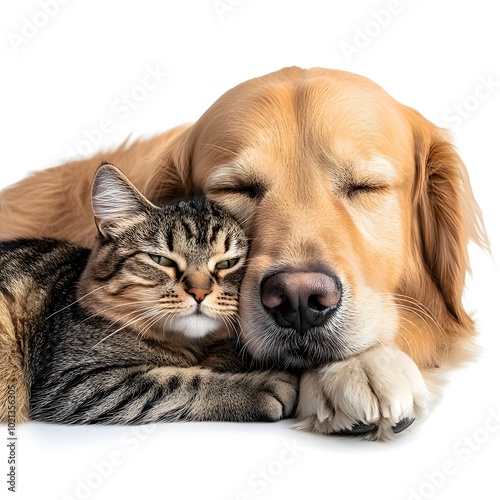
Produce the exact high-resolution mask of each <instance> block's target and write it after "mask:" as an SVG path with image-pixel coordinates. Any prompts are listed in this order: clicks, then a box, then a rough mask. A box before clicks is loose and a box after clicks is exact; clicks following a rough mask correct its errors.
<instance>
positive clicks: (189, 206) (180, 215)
mask: <svg viewBox="0 0 500 500" xmlns="http://www.w3.org/2000/svg"><path fill="white" fill-rule="evenodd" d="M92 207H93V211H94V215H95V220H96V226H97V229H98V235H97V238H96V244H95V247H94V249H93V251H92V254H91V257H90V260H89V263H88V265H87V267H86V269H85V272H84V274H83V276H82V279H81V282H80V285H79V295H80V297H81V298H82V300H83V303H84V305H85V306H86V307H88V308H90V309H92V312H93V313H94V314H98V315H100V316H103V317H106V318H107V319H109V320H111V321H112V322H114V324H115V325H116V329H117V330H118V329H119V328H122V327H124V326H127V327H128V328H130V329H133V330H135V331H137V332H139V333H141V334H142V335H144V336H145V337H148V336H154V337H158V335H160V336H161V335H165V336H166V337H167V338H168V337H169V336H170V337H171V336H172V335H176V334H177V335H181V336H182V337H187V338H200V337H203V336H205V335H207V334H209V333H211V332H214V331H220V330H221V329H226V330H235V329H236V326H237V322H238V293H239V286H240V283H241V280H242V278H243V273H244V264H245V259H246V255H247V250H248V244H247V240H246V238H245V235H244V233H243V230H242V229H241V228H240V226H239V225H238V223H237V222H236V220H235V219H234V218H233V217H232V216H231V215H229V214H228V213H226V212H225V211H223V210H221V209H220V208H219V207H217V206H216V205H214V204H213V203H212V202H210V201H208V200H207V199H206V198H203V197H197V198H191V199H185V200H179V201H177V202H173V203H171V204H169V205H166V206H162V207H158V206H155V205H153V204H152V203H151V202H149V201H148V200H147V199H146V198H145V197H144V196H142V195H141V193H139V191H138V190H137V189H136V188H135V187H134V186H133V184H132V183H131V182H130V181H129V180H128V179H127V178H126V177H125V176H124V175H123V174H122V173H121V172H120V171H119V170H118V169H117V168H116V167H114V166H112V165H109V164H105V165H102V166H101V167H100V168H99V170H98V171H97V173H96V176H95V179H94V184H93V188H92Z"/></svg>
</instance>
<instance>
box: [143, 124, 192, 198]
mask: <svg viewBox="0 0 500 500" xmlns="http://www.w3.org/2000/svg"><path fill="white" fill-rule="evenodd" d="M191 132H192V127H189V128H186V129H184V130H183V132H182V133H181V134H180V135H178V136H177V137H174V138H172V140H171V141H170V142H169V144H168V145H167V146H166V148H165V150H164V151H163V153H162V155H161V158H160V161H159V163H158V165H157V167H156V168H155V169H154V171H153V173H152V174H151V176H150V178H149V179H148V181H147V183H146V188H145V195H146V197H147V198H148V199H150V200H153V201H154V202H155V203H157V204H161V203H166V202H169V201H171V200H173V199H174V198H178V197H183V196H187V195H189V194H190V193H191V191H192V185H191V181H190V170H191V157H192V138H191V136H192V133H191Z"/></svg>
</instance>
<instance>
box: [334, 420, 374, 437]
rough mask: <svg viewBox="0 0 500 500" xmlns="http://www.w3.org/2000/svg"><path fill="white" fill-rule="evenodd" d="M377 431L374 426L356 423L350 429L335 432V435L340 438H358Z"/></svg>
mask: <svg viewBox="0 0 500 500" xmlns="http://www.w3.org/2000/svg"><path fill="white" fill-rule="evenodd" d="M376 430H377V425H376V424H363V423H361V422H360V423H358V424H356V425H354V426H353V427H351V428H350V429H344V430H342V431H339V432H337V433H336V434H340V435H342V436H359V435H361V434H368V433H369V432H373V431H376Z"/></svg>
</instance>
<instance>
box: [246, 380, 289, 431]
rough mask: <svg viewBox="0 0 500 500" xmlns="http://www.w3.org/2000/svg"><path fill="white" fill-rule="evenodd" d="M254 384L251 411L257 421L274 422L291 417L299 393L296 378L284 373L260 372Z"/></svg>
mask: <svg viewBox="0 0 500 500" xmlns="http://www.w3.org/2000/svg"><path fill="white" fill-rule="evenodd" d="M254 382H255V386H254V391H255V392H256V393H255V398H254V399H253V401H254V408H253V411H254V412H255V415H257V416H258V420H265V421H270V422H275V421H277V420H281V419H283V418H288V417H291V416H292V414H293V413H294V410H295V408H296V405H297V396H298V391H299V380H298V377H297V376H295V375H292V374H290V373H285V372H261V373H259V374H258V376H257V377H256V378H255V380H254Z"/></svg>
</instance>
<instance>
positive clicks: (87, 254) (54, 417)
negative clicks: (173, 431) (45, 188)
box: [0, 167, 296, 424]
mask: <svg viewBox="0 0 500 500" xmlns="http://www.w3.org/2000/svg"><path fill="white" fill-rule="evenodd" d="M106 169H108V170H107V171H106ZM101 171H104V172H105V174H106V177H104V178H103V179H102V180H101V187H102V188H103V189H102V190H101V191H98V192H97V193H96V189H95V190H94V199H93V201H94V210H95V213H96V218H97V223H98V227H99V229H100V234H99V238H98V240H97V242H96V245H95V247H94V249H93V250H92V251H90V250H87V249H84V248H81V247H78V246H75V245H73V244H70V243H66V242H62V241H57V240H17V241H13V242H3V243H0V296H1V301H2V303H3V304H4V306H5V305H6V307H7V308H8V309H9V313H10V315H11V318H12V325H13V329H14V330H15V336H16V339H17V342H18V344H19V345H20V346H21V350H22V353H23V356H24V359H23V365H24V366H23V370H24V376H25V383H26V387H27V390H28V393H29V403H30V416H31V418H33V419H35V420H42V421H50V422H61V423H69V424H90V423H110V424H111V423H117V424H131V423H134V424H135V423H147V422H157V421H173V420H179V419H187V420H233V421H250V420H276V419H279V418H282V417H284V416H287V415H289V414H290V412H291V411H292V409H293V406H294V402H295V396H296V385H295V382H296V381H295V379H294V378H293V377H292V376H290V375H287V374H283V375H282V376H278V377H276V376H273V377H269V372H266V371H265V370H264V371H251V370H249V366H247V364H246V363H245V362H244V360H243V358H242V357H241V356H240V355H239V354H238V352H237V350H236V347H235V340H234V336H231V335H230V332H231V329H232V327H233V326H235V325H236V322H237V294H238V287H239V283H240V281H241V277H242V273H243V263H244V259H245V255H246V249H247V247H246V241H245V239H244V236H243V233H242V232H241V229H239V227H238V226H237V224H236V222H235V221H234V220H232V219H231V218H229V216H227V215H226V214H225V213H223V212H221V211H220V210H219V209H218V208H217V207H215V206H214V205H213V204H211V203H209V202H208V201H207V200H204V199H198V200H196V201H189V202H181V203H178V204H176V205H174V206H168V207H164V208H161V209H160V208H158V207H154V206H152V205H149V204H148V203H147V202H146V201H145V200H143V199H141V198H140V195H138V193H135V192H134V191H133V188H132V187H131V186H130V185H126V184H124V183H125V182H126V180H125V179H123V178H120V176H118V174H117V173H116V172H114V171H113V170H112V168H111V167H104V170H102V169H101ZM98 188H99V185H98ZM110 189H112V190H114V191H113V193H112V194H113V197H112V198H109V195H110V192H109V190H110ZM106 192H107V194H106ZM99 196H101V198H100V199H99ZM106 196H107V197H106ZM134 203H135V205H134ZM123 204H125V205H124V206H125V209H124V210H125V213H121V212H120V205H123ZM122 210H123V209H122ZM200 325H201V326H200ZM190 328H191V329H192V330H189V329H190ZM0 329H1V325H0ZM0 333H1V332H0Z"/></svg>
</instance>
